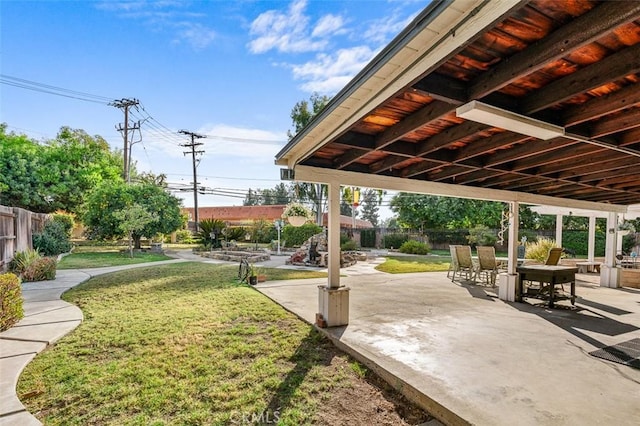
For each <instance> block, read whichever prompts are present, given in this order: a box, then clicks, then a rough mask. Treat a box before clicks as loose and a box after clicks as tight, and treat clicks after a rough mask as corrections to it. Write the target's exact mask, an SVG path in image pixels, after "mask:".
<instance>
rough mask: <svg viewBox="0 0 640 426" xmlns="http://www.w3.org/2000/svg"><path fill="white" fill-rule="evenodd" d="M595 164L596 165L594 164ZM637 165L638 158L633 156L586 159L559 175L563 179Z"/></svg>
mask: <svg viewBox="0 0 640 426" xmlns="http://www.w3.org/2000/svg"><path fill="white" fill-rule="evenodd" d="M596 164H597V166H595V165H596ZM634 165H635V166H637V165H638V159H637V158H634V157H628V156H622V157H618V158H612V159H610V160H606V161H605V160H600V161H594V162H592V163H590V162H588V161H584V162H581V163H580V164H579V165H578V166H577V167H574V168H571V169H569V170H567V171H564V172H562V173H560V175H559V176H560V177H561V178H563V179H570V178H575V177H579V176H582V177H584V176H588V175H589V174H591V173H594V174H595V173H599V172H602V171H611V170H616V169H622V168H625V167H629V166H634Z"/></svg>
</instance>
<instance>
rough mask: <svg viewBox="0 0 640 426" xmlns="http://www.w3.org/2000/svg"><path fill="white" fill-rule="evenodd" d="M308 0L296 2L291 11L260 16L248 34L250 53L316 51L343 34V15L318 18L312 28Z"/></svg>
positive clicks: (297, 0)
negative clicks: (249, 37)
mask: <svg viewBox="0 0 640 426" xmlns="http://www.w3.org/2000/svg"><path fill="white" fill-rule="evenodd" d="M306 7H307V1H306V0H294V1H293V2H292V3H291V4H290V6H289V10H288V11H286V12H280V11H277V10H269V11H267V12H264V13H262V14H260V15H259V16H258V17H257V18H256V19H255V20H254V21H253V22H252V23H251V28H250V32H249V34H250V35H251V36H252V37H254V38H253V39H252V40H251V41H250V42H249V51H251V53H265V52H268V51H270V50H277V51H279V52H283V53H301V52H314V51H320V50H323V49H325V48H326V47H327V46H328V43H329V40H328V38H329V37H331V36H333V35H335V34H338V33H342V32H343V31H344V30H343V25H344V20H343V19H342V17H340V16H336V15H325V16H322V17H320V18H319V19H318V22H317V24H316V25H315V27H314V28H313V29H311V28H310V24H309V22H310V18H309V16H307V15H305V13H304V12H305V8H306Z"/></svg>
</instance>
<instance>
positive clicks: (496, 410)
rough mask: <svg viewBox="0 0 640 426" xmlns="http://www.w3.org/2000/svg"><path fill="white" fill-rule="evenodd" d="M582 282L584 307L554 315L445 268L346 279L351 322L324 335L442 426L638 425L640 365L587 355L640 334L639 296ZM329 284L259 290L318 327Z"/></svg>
mask: <svg viewBox="0 0 640 426" xmlns="http://www.w3.org/2000/svg"><path fill="white" fill-rule="evenodd" d="M580 277H582V278H583V279H585V280H586V281H581V282H579V283H578V289H577V294H578V296H579V299H578V301H577V303H576V307H575V308H571V307H570V305H569V303H568V302H566V305H565V304H564V303H565V302H561V303H560V307H559V308H557V309H553V310H549V309H548V308H546V307H544V306H536V305H532V304H528V303H507V302H503V301H502V300H499V299H498V298H497V296H496V293H495V290H494V289H489V288H484V287H480V286H475V285H460V284H457V283H452V282H451V281H450V280H448V279H447V278H446V274H445V273H418V274H402V275H389V274H370V275H366V276H351V277H344V278H343V279H342V280H341V282H342V284H344V285H346V286H348V287H350V288H351V293H350V297H351V306H350V322H349V325H348V326H346V327H338V328H332V329H327V332H328V333H329V334H330V336H332V337H333V338H334V341H336V343H337V344H338V346H340V347H342V348H343V349H345V350H347V351H348V352H350V353H351V354H353V355H354V356H356V358H359V359H360V360H362V361H363V362H365V363H366V364H367V365H369V366H371V367H373V368H374V370H376V371H377V372H378V373H379V374H381V375H382V376H383V377H384V378H387V379H388V380H390V381H391V383H396V384H398V385H399V386H403V387H404V388H405V390H408V393H409V394H411V395H412V396H413V399H414V400H416V401H418V402H419V403H420V404H421V405H422V406H424V407H425V408H427V409H428V410H429V411H431V412H432V414H435V415H438V416H439V417H440V419H441V420H443V422H444V423H448V424H466V423H470V424H491V425H514V424H517V425H578V424H616V425H635V424H637V422H638V419H639V418H640V405H638V404H637V401H638V400H640V370H636V369H633V368H631V367H628V366H625V365H621V364H615V363H612V362H609V361H605V360H602V359H599V358H595V357H593V356H590V355H589V352H590V351H593V350H595V349H599V348H602V347H604V346H607V345H610V344H615V343H620V342H623V341H626V340H629V339H632V338H635V337H640V313H639V312H640V291H634V290H632V289H610V288H602V287H599V286H598V285H597V284H596V283H595V282H589V281H588V280H593V281H595V280H597V277H589V276H586V275H585V276H582V275H581V276H580ZM324 284H326V279H318V280H299V281H286V282H266V283H262V284H259V285H258V287H257V289H258V290H259V291H261V292H263V293H264V294H266V295H267V296H269V297H271V298H272V299H274V300H275V301H277V302H278V303H280V304H282V305H283V306H284V307H285V308H287V309H288V310H290V311H292V312H294V313H296V314H297V315H299V316H300V317H302V318H303V319H305V320H307V321H309V322H313V321H314V320H315V313H316V311H317V309H318V290H317V286H318V285H324ZM536 302H539V301H534V303H536Z"/></svg>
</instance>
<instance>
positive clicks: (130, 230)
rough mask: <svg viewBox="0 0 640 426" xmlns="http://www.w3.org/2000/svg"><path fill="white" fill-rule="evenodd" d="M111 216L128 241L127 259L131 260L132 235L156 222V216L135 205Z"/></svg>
mask: <svg viewBox="0 0 640 426" xmlns="http://www.w3.org/2000/svg"><path fill="white" fill-rule="evenodd" d="M113 215H114V217H115V218H116V219H117V220H119V221H120V225H119V228H120V230H121V231H122V232H124V233H125V235H126V236H127V238H128V240H129V257H131V258H133V234H134V233H135V232H141V231H142V230H143V229H144V228H145V226H147V225H148V224H149V223H150V222H152V221H154V220H156V219H157V216H156V215H154V214H151V213H149V212H148V211H147V210H145V209H144V207H142V206H141V205H140V204H136V203H134V204H133V205H131V206H127V207H125V208H123V209H122V210H118V211H116V212H114V213H113Z"/></svg>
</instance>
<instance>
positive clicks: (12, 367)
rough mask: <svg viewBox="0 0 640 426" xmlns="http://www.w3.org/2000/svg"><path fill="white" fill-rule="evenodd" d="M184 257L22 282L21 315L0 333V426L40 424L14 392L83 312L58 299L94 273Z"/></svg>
mask: <svg viewBox="0 0 640 426" xmlns="http://www.w3.org/2000/svg"><path fill="white" fill-rule="evenodd" d="M186 261H188V260H187V259H174V260H165V261H161V262H152V263H139V264H136V265H126V266H114V267H107V268H93V269H82V270H79V269H68V270H59V271H57V273H56V279H55V280H51V281H39V282H33V283H23V284H22V296H23V298H24V305H23V306H24V318H23V319H22V320H21V321H20V322H18V323H17V324H16V325H15V326H13V327H12V328H10V329H9V330H6V331H3V332H2V333H0V372H1V375H0V426H5V425H6V426H9V425H10V426H23V425H24V426H30V425H40V424H42V423H40V421H39V420H38V419H36V418H35V417H34V416H33V415H32V414H31V413H29V412H28V411H27V410H26V409H25V408H24V405H22V403H21V402H20V400H19V399H18V396H17V395H16V385H17V384H18V378H19V377H20V373H22V370H23V369H24V368H25V367H26V365H27V364H28V363H29V362H31V360H32V359H33V358H34V357H35V356H36V355H37V354H38V353H40V352H42V351H43V350H44V349H45V348H47V346H49V345H51V344H53V343H55V342H56V341H58V340H59V339H60V338H62V337H63V336H65V335H67V334H68V333H70V332H71V331H72V330H73V329H75V328H76V327H77V326H78V325H80V323H81V322H82V320H83V315H82V311H81V310H80V308H78V307H77V306H75V305H72V304H70V303H67V302H65V301H64V300H61V299H60V296H61V295H62V293H64V292H65V291H67V290H69V289H70V288H72V287H75V286H77V285H78V284H81V283H83V282H85V281H87V280H88V279H90V278H92V277H95V276H97V275H102V274H106V273H109V272H115V271H121V270H124V269H132V268H140V267H144V266H149V265H162V264H167V263H178V262H186Z"/></svg>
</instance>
